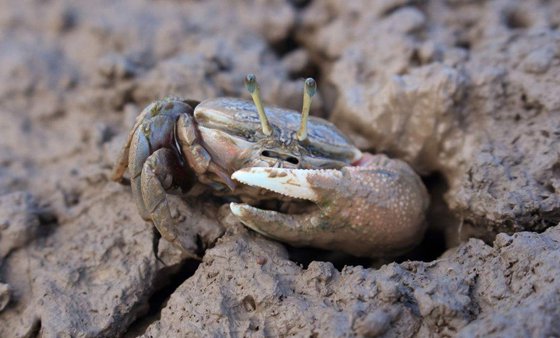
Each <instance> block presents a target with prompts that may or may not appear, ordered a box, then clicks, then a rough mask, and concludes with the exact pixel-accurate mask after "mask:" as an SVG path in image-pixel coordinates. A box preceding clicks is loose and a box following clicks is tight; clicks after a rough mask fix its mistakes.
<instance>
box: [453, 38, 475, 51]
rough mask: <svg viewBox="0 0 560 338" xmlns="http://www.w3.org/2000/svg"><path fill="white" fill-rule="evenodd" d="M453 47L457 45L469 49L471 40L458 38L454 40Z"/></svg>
mask: <svg viewBox="0 0 560 338" xmlns="http://www.w3.org/2000/svg"><path fill="white" fill-rule="evenodd" d="M455 47H459V48H462V49H464V50H470V49H471V42H470V41H467V40H459V41H457V42H455Z"/></svg>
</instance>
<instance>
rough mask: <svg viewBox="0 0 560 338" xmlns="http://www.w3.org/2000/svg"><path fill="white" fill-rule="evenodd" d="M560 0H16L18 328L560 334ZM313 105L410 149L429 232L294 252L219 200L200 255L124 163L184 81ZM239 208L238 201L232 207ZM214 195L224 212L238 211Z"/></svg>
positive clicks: (205, 207)
mask: <svg viewBox="0 0 560 338" xmlns="http://www.w3.org/2000/svg"><path fill="white" fill-rule="evenodd" d="M559 25H560V2H557V1H546V0H540V1H539V0H531V1H521V0H519V1H515V0H496V1H484V0H479V1H476V0H472V1H467V0H446V1H444V0H439V1H435V0H434V1H426V2H424V1H412V0H409V1H407V0H383V1H366V0H363V1H351V2H350V1H344V0H330V1H319V0H313V1H306V0H300V1H298V0H292V1H287V0H286V1H282V0H274V1H250V0H247V1H241V0H238V1H228V2H227V4H226V2H223V1H219V0H216V1H204V2H203V1H188V2H187V1H185V2H179V1H171V0H159V1H147V0H145V1H142V0H141V1H136V0H122V1H112V0H104V1H103V0H98V1H95V2H94V1H89V2H86V1H82V2H80V3H78V2H73V1H58V0H49V1H46V0H42V1H39V0H36V1H18V0H2V1H0V117H1V118H0V135H1V137H0V337H39V336H40V337H117V336H123V337H136V336H143V337H160V336H166V337H181V336H203V335H208V336H238V337H241V336H251V337H259V336H276V335H279V334H284V335H294V336H314V337H327V336H389V337H393V336H422V337H424V336H428V335H432V336H436V337H440V336H441V337H445V336H461V337H473V336H481V337H482V336H484V337H488V336H499V337H503V336H507V337H527V336H533V337H553V336H560V324H559V323H560V279H559V278H558V275H560V226H559V225H558V224H559V223H560V80H559V79H560V31H559V30H558V29H559ZM249 72H253V73H256V74H257V76H258V78H259V79H260V81H261V86H262V92H263V96H264V100H265V101H266V102H267V103H270V104H276V105H280V106H284V107H289V108H294V109H299V107H300V105H301V87H302V81H301V80H302V78H303V77H306V76H314V77H316V78H317V80H318V86H319V94H318V97H317V99H316V100H315V101H314V107H313V114H315V115H319V116H323V117H327V118H329V119H330V120H332V121H333V122H335V123H336V124H337V126H339V127H340V128H341V129H342V130H343V131H344V132H346V133H347V134H348V135H349V136H350V137H351V138H352V140H354V141H355V143H356V144H357V145H359V147H360V148H361V149H364V150H368V151H372V152H383V153H386V154H389V155H390V156H393V157H398V158H402V159H404V160H406V161H407V162H408V163H410V164H411V165H412V166H413V167H414V168H415V170H417V172H419V173H420V174H421V175H422V176H423V178H424V181H425V183H426V185H427V187H428V190H429V192H430V195H431V199H432V201H431V207H430V211H429V214H428V226H429V229H428V233H427V234H426V237H425V239H424V241H423V242H422V244H421V245H420V247H419V248H417V249H416V250H414V251H413V252H412V253H410V254H408V255H406V256H403V257H397V258H392V259H387V260H384V261H375V262H373V261H370V260H365V259H355V258H352V257H347V256H340V255H338V254H336V253H328V252H322V251H318V250H309V249H295V248H290V247H287V246H285V245H283V244H280V243H277V242H274V241H271V240H268V239H265V238H263V237H261V236H260V235H257V234H255V233H254V232H251V231H248V230H246V229H245V228H244V227H242V226H241V225H239V224H237V223H236V222H235V220H233V219H232V218H231V217H230V216H229V215H227V212H224V209H221V210H218V208H219V206H217V205H215V203H212V202H211V201H206V202H201V203H200V205H197V206H196V207H197V209H196V210H197V211H195V212H194V213H192V212H190V211H188V210H186V209H185V208H182V209H181V206H182V203H181V201H176V202H177V203H176V207H177V208H179V211H180V212H181V213H182V214H183V215H184V225H185V227H184V229H185V230H184V231H185V238H187V239H188V240H186V245H187V246H189V245H190V249H191V251H192V252H193V253H198V254H200V255H202V256H203V257H202V260H194V259H185V258H183V257H182V256H181V255H180V253H179V252H178V251H177V250H176V249H175V248H173V247H172V246H170V245H169V244H168V243H166V242H164V241H160V242H159V256H160V257H161V261H158V260H157V259H156V256H155V254H154V251H153V247H154V245H153V243H154V240H155V239H157V237H154V236H155V235H154V233H153V232H152V229H151V227H150V225H149V224H148V223H146V222H144V221H143V220H142V219H141V218H140V216H139V215H138V212H137V210H136V207H135V205H134V204H133V202H132V198H131V194H130V188H129V187H127V186H122V185H119V184H117V183H114V182H111V181H110V180H109V176H110V172H111V167H112V165H113V163H114V160H115V158H116V156H117V153H118V149H119V147H120V146H121V145H122V143H123V142H124V139H125V136H126V133H127V131H128V130H129V129H130V127H131V126H132V124H133V121H134V119H135V117H136V115H137V114H138V113H139V111H140V110H141V109H142V108H143V107H144V106H145V105H146V104H148V103H149V102H151V101H153V100H155V99H157V98H161V97H163V96H167V95H179V96H183V97H188V98H193V99H199V100H200V99H204V98H208V97H216V96H224V95H231V96H241V97H246V98H248V95H247V93H245V91H244V88H243V85H242V79H243V76H244V75H245V74H246V73H249ZM226 211H227V210H226ZM216 215H220V217H219V218H220V219H219V220H218V217H216Z"/></svg>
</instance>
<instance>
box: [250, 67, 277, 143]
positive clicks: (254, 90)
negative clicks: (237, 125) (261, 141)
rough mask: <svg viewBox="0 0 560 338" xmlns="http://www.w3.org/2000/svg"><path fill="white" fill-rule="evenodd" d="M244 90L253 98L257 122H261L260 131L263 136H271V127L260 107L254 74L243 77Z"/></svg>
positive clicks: (259, 96) (257, 85)
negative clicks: (257, 114) (257, 116)
mask: <svg viewBox="0 0 560 338" xmlns="http://www.w3.org/2000/svg"><path fill="white" fill-rule="evenodd" d="M245 88H247V90H248V91H249V93H251V97H252V98H253V102H254V103H255V106H256V107H257V112H258V113H259V120H260V121H261V127H262V131H263V133H264V134H265V135H267V136H268V135H272V127H271V125H270V122H268V118H267V117H266V114H265V112H264V108H263V105H262V100H261V93H260V90H259V84H258V83H257V78H256V76H255V75H254V74H248V75H247V76H246V77H245Z"/></svg>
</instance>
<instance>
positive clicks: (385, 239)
mask: <svg viewBox="0 0 560 338" xmlns="http://www.w3.org/2000/svg"><path fill="white" fill-rule="evenodd" d="M246 85H247V88H248V89H249V92H250V93H251V95H252V96H253V102H254V104H252V103H251V102H249V101H245V100H241V99H235V98H217V99H209V100H206V101H203V102H201V103H193V102H192V101H187V100H181V99H175V98H170V99H164V100H161V101H157V102H155V103H153V104H151V105H150V106H148V107H147V108H146V109H145V110H144V111H143V112H142V114H140V116H139V118H138V120H137V122H136V125H135V126H134V128H133V130H132V131H131V133H130V135H129V138H128V141H127V143H126V144H125V146H124V147H123V151H122V152H121V156H120V157H119V160H118V162H117V165H116V166H115V170H114V174H113V179H114V180H121V179H122V178H123V175H124V172H125V170H126V168H127V167H128V168H129V171H130V176H131V185H132V195H133V197H134V199H135V201H136V204H137V206H138V209H139V211H140V214H141V215H142V217H143V218H144V219H146V220H151V221H152V222H153V223H154V225H155V226H156V228H157V229H158V230H159V231H160V233H161V234H162V236H163V237H164V238H165V239H167V240H169V241H171V242H172V243H174V244H176V245H177V246H178V247H181V245H180V243H181V240H180V238H179V239H178V238H177V235H176V234H175V233H173V229H175V228H176V227H174V222H176V221H175V217H174V216H173V215H172V214H171V212H170V209H169V206H168V201H167V192H168V191H170V190H172V189H174V188H175V187H177V186H179V187H181V188H183V190H188V189H189V188H192V187H193V185H195V186H201V185H202V186H204V187H207V188H208V189H210V191H212V192H213V193H214V194H215V195H216V196H218V195H219V196H224V195H228V196H229V198H230V199H231V198H233V199H235V198H237V199H238V202H243V203H231V205H230V208H231V211H232V213H233V214H234V215H236V216H237V217H238V219H239V220H240V221H241V222H242V223H243V224H245V225H246V226H248V227H249V228H251V229H253V230H255V231H257V232H259V233H261V234H263V235H265V236H268V237H271V238H275V239H278V240H280V241H284V242H288V243H290V244H292V245H297V246H301V245H309V246H315V247H320V248H325V249H332V250H341V251H345V252H348V253H350V254H354V255H358V256H386V255H394V254H397V253H400V252H403V251H406V250H407V249H409V248H411V247H412V246H413V245H414V244H416V243H418V242H419V241H420V239H421V238H422V235H423V233H424V230H425V227H424V222H423V219H424V211H425V210H426V208H427V205H428V204H427V202H428V196H427V193H426V189H425V188H424V185H423V184H422V181H421V180H420V178H419V177H418V176H417V175H416V174H415V173H414V171H413V170H412V169H411V168H410V167H409V166H408V165H407V164H406V163H404V162H402V161H399V160H392V159H389V158H387V157H386V156H384V155H371V154H362V153H361V152H360V151H359V150H358V149H357V148H356V147H354V146H353V145H352V144H351V143H350V142H349V141H348V139H347V138H346V137H345V136H344V135H343V134H342V133H341V132H340V131H339V130H338V129H337V128H336V127H335V126H334V125H332V124H331V123H329V122H328V121H325V120H323V119H319V118H314V117H309V116H308V114H309V106H310V103H311V97H312V96H313V94H314V92H315V82H314V81H313V80H311V79H308V80H306V82H305V90H304V104H303V113H302V114H299V113H297V112H295V111H291V110H287V109H281V108H273V107H268V108H265V107H263V105H262V103H261V100H260V95H259V89H258V86H257V84H256V81H255V78H254V76H248V77H247V78H246ZM192 106H195V109H194V110H193V107H192ZM193 190H196V189H193ZM205 196H207V195H205ZM271 198H272V199H274V198H277V199H280V200H281V201H282V202H286V200H287V202H288V203H289V204H290V205H292V204H296V205H302V206H303V207H301V208H296V209H297V212H296V213H293V212H280V211H279V210H274V209H273V210H270V209H269V210H264V209H260V208H258V207H256V205H257V204H258V202H259V201H264V200H268V199H271ZM302 200H307V202H303V201H302ZM309 206H310V207H309ZM285 209H286V208H283V211H285ZM292 210H293V208H292Z"/></svg>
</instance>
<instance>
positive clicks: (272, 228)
mask: <svg viewBox="0 0 560 338" xmlns="http://www.w3.org/2000/svg"><path fill="white" fill-rule="evenodd" d="M229 208H230V210H231V212H232V214H234V215H235V216H237V217H238V218H239V220H241V222H242V223H243V224H245V226H247V227H248V228H250V229H252V230H254V231H255V232H258V233H259V234H261V235H263V236H266V237H268V238H272V239H277V240H280V241H283V242H288V243H290V244H292V245H298V246H302V245H309V244H310V243H312V241H313V239H314V237H316V232H314V231H310V230H309V229H308V228H307V227H306V226H305V224H309V223H310V222H313V221H312V217H313V215H289V214H283V213H280V212H277V211H272V210H263V209H259V208H255V207H252V206H250V205H247V204H241V203H230V205H229Z"/></svg>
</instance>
